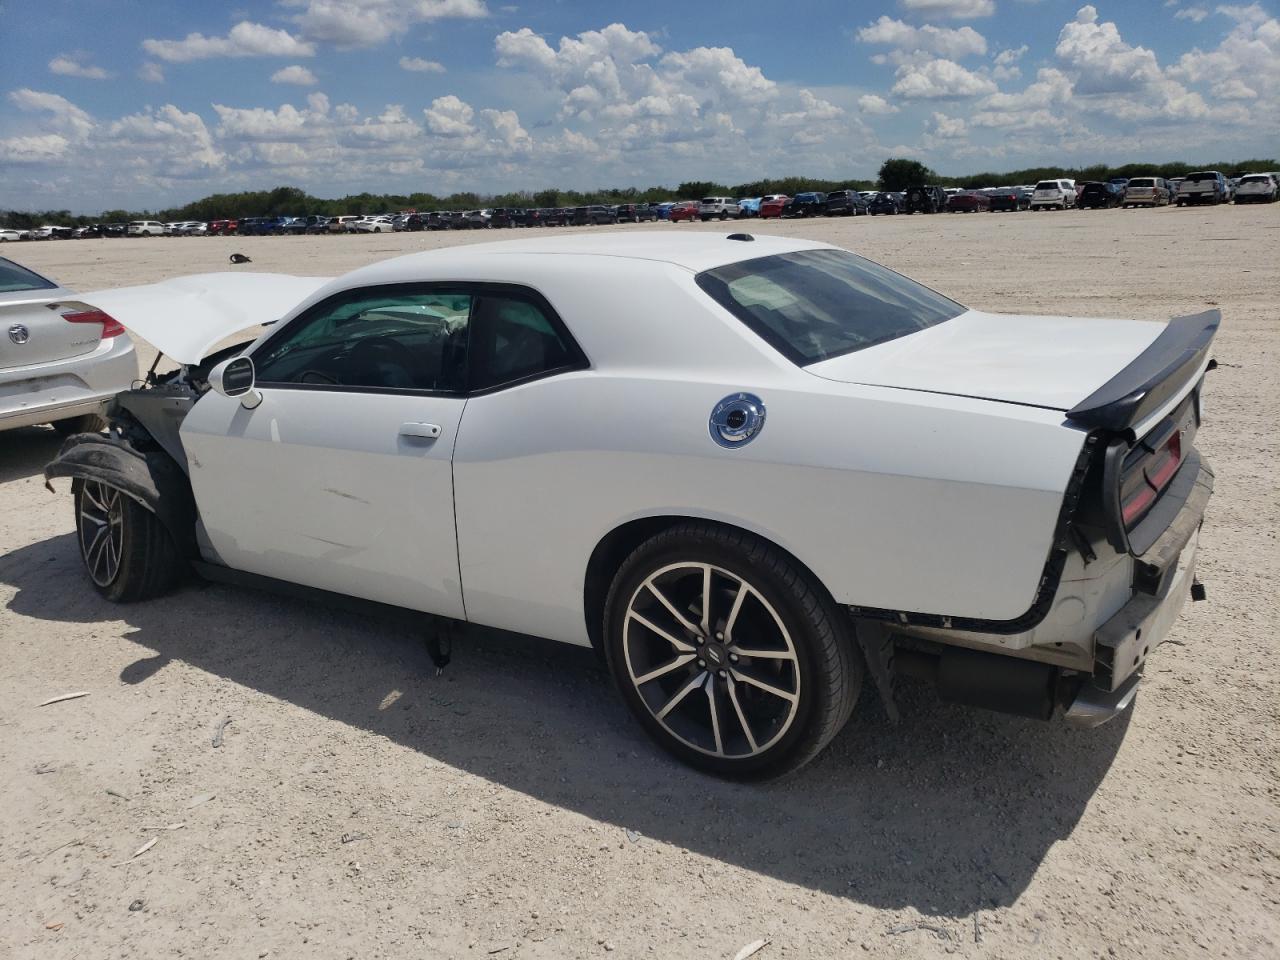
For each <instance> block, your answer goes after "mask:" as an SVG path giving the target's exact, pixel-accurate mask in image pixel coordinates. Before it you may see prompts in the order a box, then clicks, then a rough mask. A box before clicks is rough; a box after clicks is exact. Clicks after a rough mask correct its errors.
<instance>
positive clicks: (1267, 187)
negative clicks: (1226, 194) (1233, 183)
mask: <svg viewBox="0 0 1280 960" xmlns="http://www.w3.org/2000/svg"><path fill="white" fill-rule="evenodd" d="M1278 191H1280V186H1278V185H1277V183H1276V181H1275V180H1274V179H1273V178H1272V177H1271V176H1270V175H1269V174H1265V173H1251V174H1249V175H1248V176H1245V177H1241V178H1240V186H1239V187H1237V188H1236V203H1237V204H1241V203H1274V202H1275V201H1276V199H1277V192H1278Z"/></svg>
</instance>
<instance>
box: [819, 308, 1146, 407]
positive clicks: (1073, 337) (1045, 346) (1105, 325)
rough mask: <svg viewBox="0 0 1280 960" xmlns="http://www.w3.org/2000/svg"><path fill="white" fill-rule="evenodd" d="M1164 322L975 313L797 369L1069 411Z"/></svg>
mask: <svg viewBox="0 0 1280 960" xmlns="http://www.w3.org/2000/svg"><path fill="white" fill-rule="evenodd" d="M1164 327H1165V324H1164V323H1160V322H1153V321H1149V320H1096V319H1089V318H1080V317H1035V316H1021V315H1017V314H997V313H981V312H979V311H977V310H969V311H967V312H965V313H962V314H960V316H958V317H955V318H953V319H951V320H947V321H945V322H943V323H940V324H938V325H936V326H933V327H929V328H928V329H925V330H921V331H919V332H917V333H912V334H909V335H908V336H905V337H900V338H898V339H897V340H892V341H890V342H888V343H881V344H877V345H876V346H874V347H868V348H867V349H865V350H859V351H856V352H854V353H848V354H845V355H844V356H841V357H835V358H833V359H831V360H823V361H821V362H819V363H815V364H811V365H809V366H808V367H805V369H806V370H807V371H808V372H809V373H812V374H814V375H816V376H819V377H824V378H826V379H828V380H840V381H844V382H846V383H860V384H867V385H869V386H878V387H895V388H898V389H902V390H922V391H926V392H929V393H945V394H951V395H954V396H961V397H977V398H979V399H983V400H998V401H1003V402H1005V403H1018V404H1023V405H1026V406H1033V407H1044V408H1047V409H1051V410H1064V411H1065V410H1070V409H1071V408H1072V407H1074V406H1075V405H1076V404H1078V403H1079V402H1080V401H1082V400H1084V399H1085V398H1086V397H1088V396H1089V395H1090V394H1092V393H1093V392H1094V391H1095V390H1097V389H1098V388H1099V387H1101V386H1102V385H1103V384H1104V383H1106V382H1107V381H1108V380H1110V379H1111V378H1112V377H1113V376H1115V375H1116V374H1117V373H1119V372H1120V371H1121V370H1122V369H1124V368H1125V367H1126V366H1127V365H1128V364H1129V363H1130V362H1131V361H1132V360H1133V359H1134V358H1135V357H1137V356H1138V354H1140V353H1142V351H1143V350H1145V349H1146V348H1147V347H1148V346H1150V345H1151V343H1152V341H1154V340H1155V339H1156V337H1157V336H1159V334H1160V332H1161V331H1162V330H1163V329H1164Z"/></svg>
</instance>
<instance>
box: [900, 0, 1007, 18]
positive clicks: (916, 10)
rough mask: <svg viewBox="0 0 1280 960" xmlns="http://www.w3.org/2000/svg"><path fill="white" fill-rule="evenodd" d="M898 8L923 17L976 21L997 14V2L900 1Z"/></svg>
mask: <svg viewBox="0 0 1280 960" xmlns="http://www.w3.org/2000/svg"><path fill="white" fill-rule="evenodd" d="M898 6H900V7H901V8H902V9H903V10H905V11H907V12H908V13H912V14H916V15H918V16H921V17H947V18H949V19H951V20H974V19H977V18H978V17H989V16H991V15H992V14H993V13H995V12H996V4H995V0H898Z"/></svg>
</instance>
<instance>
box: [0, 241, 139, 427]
mask: <svg viewBox="0 0 1280 960" xmlns="http://www.w3.org/2000/svg"><path fill="white" fill-rule="evenodd" d="M0 331H3V332H0V338H3V339H0V430H9V429H12V428H14V427H27V426H31V425H33V424H39V423H51V424H53V427H54V429H56V430H57V431H58V432H59V433H64V434H72V433H79V432H82V431H85V430H101V429H103V428H104V427H105V426H106V421H105V420H104V419H103V418H102V414H103V410H104V408H105V407H106V405H107V403H108V402H109V401H111V400H112V398H114V397H115V396H116V394H118V393H119V392H120V391H121V390H127V389H129V386H130V384H132V383H133V380H134V378H135V377H137V375H138V360H137V357H136V356H135V354H134V352H133V341H132V340H130V339H129V336H128V334H126V333H125V331H124V328H123V327H122V326H120V324H118V323H116V322H115V320H113V319H112V318H111V317H109V316H108V315H107V314H105V313H103V312H102V311H100V310H97V309H95V308H93V307H91V306H89V305H88V304H86V303H83V302H82V301H81V299H80V297H79V295H78V294H75V293H73V292H71V291H70V290H67V289H65V288H63V287H60V286H58V284H56V283H54V282H53V281H52V280H50V279H48V278H47V277H42V276H40V275H39V274H38V273H35V272H34V271H32V270H28V269H27V268H26V267H23V266H20V265H19V264H16V263H14V262H13V261H12V260H8V259H5V258H3V257H0Z"/></svg>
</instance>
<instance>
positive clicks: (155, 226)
mask: <svg viewBox="0 0 1280 960" xmlns="http://www.w3.org/2000/svg"><path fill="white" fill-rule="evenodd" d="M125 231H126V232H127V233H128V235H129V236H131V237H162V236H164V224H163V223H161V222H160V221H159V220H132V221H130V223H129V226H128V227H126V228H125Z"/></svg>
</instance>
